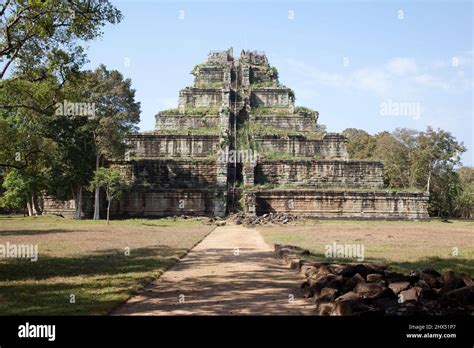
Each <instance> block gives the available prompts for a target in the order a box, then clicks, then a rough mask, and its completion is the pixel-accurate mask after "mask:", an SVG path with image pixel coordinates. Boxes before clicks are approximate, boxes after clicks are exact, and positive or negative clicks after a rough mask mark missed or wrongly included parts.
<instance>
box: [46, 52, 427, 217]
mask: <svg viewBox="0 0 474 348" xmlns="http://www.w3.org/2000/svg"><path fill="white" fill-rule="evenodd" d="M192 74H193V75H194V77H195V79H194V84H193V86H189V87H186V88H184V89H182V90H181V91H180V92H179V99H178V105H177V107H176V108H175V109H170V110H165V111H161V112H159V113H158V114H157V115H156V127H155V130H154V131H153V132H150V133H138V134H131V135H130V136H129V137H128V145H129V151H128V152H127V155H126V158H125V160H123V161H116V162H110V163H109V164H110V165H111V166H114V167H117V168H120V170H121V171H122V172H123V174H124V175H125V176H126V177H127V179H128V182H129V184H130V189H129V190H127V191H126V192H125V193H124V195H123V197H122V198H121V199H120V200H119V201H115V202H113V203H112V207H111V214H112V215H116V216H119V215H120V216H166V215H215V216H220V217H222V216H225V215H226V214H228V213H230V212H236V211H242V210H243V211H244V212H245V213H247V214H265V213H270V212H287V213H292V214H299V215H304V216H309V217H316V218H370V219H375V218H381V219H390V218H394V219H425V218H428V213H427V204H428V195H427V194H425V193H422V192H398V193H397V192H392V191H389V190H387V189H385V188H384V180H383V165H382V163H380V162H376V161H361V160H351V159H349V156H348V153H347V150H346V143H347V139H346V138H345V137H344V136H342V135H340V134H335V133H326V132H324V131H322V130H321V129H320V128H319V126H318V123H317V121H318V117H319V113H318V112H317V111H314V110H311V109H309V108H305V107H298V106H295V94H294V93H293V91H292V90H291V89H290V88H288V87H286V86H284V85H282V84H281V83H280V82H279V80H278V71H277V70H276V68H274V67H272V66H271V65H270V64H269V62H268V59H267V57H266V55H265V54H264V53H262V52H256V51H242V52H241V54H240V57H234V55H233V52H232V49H229V50H226V51H222V52H210V53H209V55H208V57H207V60H206V61H205V62H204V63H202V64H198V65H196V66H195V67H194V69H193V71H192ZM236 154H237V155H236ZM239 155H242V156H239ZM84 206H87V207H90V206H91V205H90V203H89V204H84ZM54 207H55V209H56V210H55V211H57V204H56V203H55V205H54ZM68 208H69V210H70V209H71V207H69V206H68Z"/></svg>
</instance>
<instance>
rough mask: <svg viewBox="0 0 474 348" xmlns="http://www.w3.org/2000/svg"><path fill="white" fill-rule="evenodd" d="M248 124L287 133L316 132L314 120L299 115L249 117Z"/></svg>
mask: <svg viewBox="0 0 474 348" xmlns="http://www.w3.org/2000/svg"><path fill="white" fill-rule="evenodd" d="M249 122H250V123H254V124H260V125H262V126H266V127H272V128H280V129H286V130H289V131H290V130H291V131H298V132H304V131H314V130H316V120H315V119H314V118H311V117H303V116H300V115H258V116H254V115H251V116H250V120H249Z"/></svg>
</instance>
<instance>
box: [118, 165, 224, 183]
mask: <svg viewBox="0 0 474 348" xmlns="http://www.w3.org/2000/svg"><path fill="white" fill-rule="evenodd" d="M111 166H112V167H118V168H120V169H121V171H122V173H123V174H124V175H125V177H126V178H127V180H128V181H129V182H130V183H134V184H135V185H137V186H138V187H149V188H194V189H195V188H203V187H213V186H215V184H216V181H217V167H216V161H212V160H196V161H193V160H169V159H166V160H158V159H155V160H139V161H129V162H122V163H120V162H115V163H112V164H111Z"/></svg>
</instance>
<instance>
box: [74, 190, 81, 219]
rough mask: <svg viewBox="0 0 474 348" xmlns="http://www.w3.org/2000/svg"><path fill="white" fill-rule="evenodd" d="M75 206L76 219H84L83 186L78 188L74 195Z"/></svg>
mask: <svg viewBox="0 0 474 348" xmlns="http://www.w3.org/2000/svg"><path fill="white" fill-rule="evenodd" d="M74 205H75V207H76V211H75V213H74V218H75V219H77V220H80V219H82V185H78V186H77V191H76V194H75V195H74Z"/></svg>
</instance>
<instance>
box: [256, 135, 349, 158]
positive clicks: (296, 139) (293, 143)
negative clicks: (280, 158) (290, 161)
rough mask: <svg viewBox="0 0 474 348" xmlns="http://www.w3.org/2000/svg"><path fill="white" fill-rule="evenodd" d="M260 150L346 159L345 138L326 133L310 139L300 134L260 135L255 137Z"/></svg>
mask: <svg viewBox="0 0 474 348" xmlns="http://www.w3.org/2000/svg"><path fill="white" fill-rule="evenodd" d="M255 141H256V143H257V145H258V150H259V151H260V152H267V153H268V152H279V153H286V154H289V155H292V156H296V157H316V158H319V159H334V160H336V159H337V160H346V159H348V154H347V149H346V138H345V137H340V136H336V135H326V136H325V137H324V138H323V139H318V140H312V139H307V138H305V137H304V136H301V135H290V136H288V137H286V138H281V137H279V136H271V135H270V136H260V137H258V138H256V139H255Z"/></svg>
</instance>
